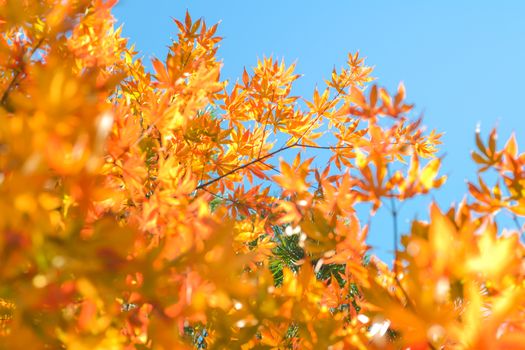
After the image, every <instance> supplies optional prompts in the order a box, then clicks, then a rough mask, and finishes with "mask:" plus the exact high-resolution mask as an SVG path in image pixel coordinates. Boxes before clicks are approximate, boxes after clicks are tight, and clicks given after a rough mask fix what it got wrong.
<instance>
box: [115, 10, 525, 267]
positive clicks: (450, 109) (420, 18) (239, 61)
mask: <svg viewBox="0 0 525 350" xmlns="http://www.w3.org/2000/svg"><path fill="white" fill-rule="evenodd" d="M186 9H188V10H189V11H190V14H191V15H192V17H194V18H198V17H204V19H205V20H206V22H207V24H209V25H211V24H214V23H216V22H218V21H221V25H220V26H219V35H220V36H222V37H223V38H224V40H223V42H222V44H221V48H220V50H219V56H220V58H222V59H223V60H224V68H223V73H222V77H223V78H224V79H233V80H235V79H236V78H237V77H240V75H241V73H242V69H243V67H245V66H246V67H247V68H250V67H253V66H254V65H255V64H256V61H257V58H262V57H263V56H269V55H273V56H274V57H277V58H285V60H286V62H287V63H292V62H294V61H297V72H298V73H301V74H304V77H303V78H302V79H300V80H299V81H298V83H297V84H296V89H295V91H294V93H295V94H296V95H300V96H306V97H309V96H311V93H312V90H313V88H314V86H315V85H316V84H319V85H322V81H323V79H325V78H328V77H329V75H330V72H331V70H332V68H333V67H334V66H335V67H337V68H339V67H341V66H343V65H344V62H345V59H346V55H347V53H348V52H355V51H357V50H359V51H360V53H361V55H363V56H366V57H367V63H368V64H369V65H372V66H375V70H374V74H373V75H374V76H375V77H377V78H378V79H377V83H378V84H379V85H381V86H385V87H387V88H388V89H389V90H393V89H395V88H396V87H397V84H398V83H399V82H400V81H403V82H404V83H405V86H406V88H407V93H408V101H410V102H413V103H415V104H416V111H424V114H425V119H424V124H425V125H427V126H428V128H429V129H433V128H435V129H437V130H438V131H442V132H445V136H444V138H443V141H444V145H443V147H442V153H446V157H445V159H444V167H443V171H444V173H446V174H448V176H449V180H448V182H447V184H446V185H445V186H444V188H442V189H441V190H438V191H437V192H435V193H434V195H433V198H435V199H436V200H437V201H438V202H439V203H440V205H441V206H442V207H443V208H447V207H448V205H449V204H450V203H451V202H453V201H456V202H457V201H459V200H461V199H462V196H463V194H464V193H465V191H466V186H465V179H466V178H470V179H475V174H474V170H475V166H474V164H473V162H472V161H471V160H470V151H471V150H472V149H473V147H474V131H475V128H476V125H477V124H478V123H480V124H481V129H482V132H483V133H484V134H486V133H487V132H488V131H489V130H490V129H491V128H492V127H493V126H498V130H499V136H500V140H501V141H500V142H502V141H503V140H504V139H506V138H507V137H508V136H509V135H510V133H511V132H513V131H514V132H515V133H516V135H517V137H518V139H519V140H520V141H519V143H520V146H521V148H522V149H523V146H524V145H525V123H524V120H525V118H524V117H525V111H524V108H523V107H522V101H525V99H524V98H523V94H524V93H525V89H524V87H523V83H524V82H525V20H524V19H525V1H520V0H515V1H505V2H503V1H501V2H496V1H474V0H470V1H462V2H460V1H432V2H431V1H420V0H413V1H391V0H383V1H374V0H363V1H354V0H340V1H328V0H327V1H307V0H303V1H299V0H294V1H288V0H279V1H275V0H266V1H237V0H236V1H198V0H192V1H189V0H186V1H176V0H148V1H141V0H120V3H119V4H118V5H117V7H116V11H115V16H116V17H117V19H118V21H119V22H120V23H123V24H124V35H125V36H127V37H129V38H131V42H132V43H135V44H136V47H137V49H138V50H140V52H141V53H142V55H143V56H144V57H146V58H149V57H152V56H157V57H159V58H164V56H165V54H166V50H167V46H168V45H169V44H170V42H171V40H170V39H171V38H173V37H175V35H176V26H175V25H174V24H173V22H172V20H171V18H172V17H175V18H180V19H181V18H183V16H184V13H185V11H186ZM430 200H432V197H429V198H425V199H422V200H419V201H417V202H415V203H412V204H407V205H405V206H404V207H403V210H402V211H401V214H400V220H401V223H400V226H401V227H400V229H401V232H406V231H407V229H408V224H407V221H408V220H410V219H412V218H414V217H415V216H416V215H417V216H418V217H420V218H421V217H426V215H427V209H428V203H429V201H430ZM391 232H392V229H391V219H390V216H389V215H388V213H387V212H386V210H383V211H380V213H379V214H378V216H377V218H376V224H375V225H374V226H373V228H372V233H371V235H370V238H369V243H370V244H371V245H372V246H373V247H374V251H375V252H376V253H377V254H378V255H379V256H380V257H382V258H385V259H387V260H388V259H390V258H391V255H390V254H391V249H392V243H391V241H392V238H391Z"/></svg>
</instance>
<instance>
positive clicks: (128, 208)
mask: <svg viewBox="0 0 525 350" xmlns="http://www.w3.org/2000/svg"><path fill="white" fill-rule="evenodd" d="M115 3H116V1H115V0H107V1H103V0H75V1H73V0H71V1H61V0H60V1H59V0H38V1H28V0H27V1H26V0H24V1H20V0H0V27H1V29H2V34H1V35H0V66H1V71H0V93H1V97H0V119H1V122H0V213H1V214H0V232H1V234H0V261H1V262H2V263H1V265H0V281H1V283H0V316H1V319H0V346H1V347H2V348H6V349H44V348H52V349H59V348H68V349H185V348H188V349H191V348H210V349H215V348H217V349H219V348H228V349H237V348H240V349H272V348H273V349H278V348H279V349H283V348H293V349H327V348H330V349H367V348H379V349H399V348H403V349H408V348H410V349H440V348H447V349H466V348H471V349H518V348H521V347H522V344H523V343H524V342H525V336H524V334H525V333H524V331H525V329H524V326H525V315H524V306H525V289H524V276H525V260H524V249H523V248H524V247H523V244H522V242H521V240H520V235H521V233H522V232H521V230H522V229H521V227H520V225H519V224H518V225H517V227H510V228H505V229H500V228H498V227H497V225H496V223H495V217H496V215H497V214H498V213H501V212H506V213H507V214H510V215H511V216H512V217H513V218H514V219H515V220H514V221H515V222H516V223H518V216H525V191H524V186H525V171H524V164H525V153H521V154H520V153H519V152H518V149H517V142H516V140H515V138H514V136H512V137H511V138H510V139H509V140H508V141H507V143H506V144H505V146H504V147H503V148H498V147H497V145H496V131H495V130H494V131H492V132H491V134H490V135H489V138H488V141H487V142H484V141H483V139H482V137H481V135H480V133H479V132H478V133H477V134H476V144H477V151H475V152H474V153H473V154H472V158H473V160H474V161H475V162H476V163H477V164H479V171H478V173H479V179H478V182H477V183H476V184H474V183H469V184H468V194H469V195H468V199H466V200H464V201H463V202H461V203H460V204H459V205H457V206H453V207H452V208H450V209H449V210H448V211H446V212H444V211H442V210H440V209H439V208H438V207H437V206H436V205H432V206H431V208H430V220H429V222H423V221H414V222H413V223H412V228H411V230H410V232H408V233H407V234H406V235H404V236H403V237H402V238H401V244H402V247H401V249H399V250H398V249H397V245H396V255H395V262H394V264H393V267H392V268H389V266H388V265H387V264H385V263H383V262H381V261H380V260H379V259H378V258H376V257H374V256H371V255H370V254H369V247H368V246H367V244H366V237H367V232H368V228H367V227H368V226H367V225H366V224H365V223H366V220H364V219H363V218H359V217H358V216H357V215H356V211H355V209H356V207H357V206H358V205H369V206H370V208H371V216H370V220H373V214H374V213H375V211H376V210H377V209H378V208H379V207H380V206H382V205H385V206H388V207H389V208H390V210H391V212H392V215H393V219H394V228H393V232H392V233H393V234H394V239H395V241H397V238H398V237H397V227H396V224H395V221H396V220H397V215H398V214H397V210H396V208H398V204H399V203H400V202H403V201H407V200H409V199H411V198H413V197H416V196H419V195H422V194H426V193H428V192H429V191H432V190H434V189H436V188H439V187H440V186H441V185H442V184H443V183H444V181H445V177H444V176H440V175H439V168H440V163H441V159H440V158H438V157H437V156H436V153H437V152H438V146H439V144H440V141H439V140H440V134H439V133H436V132H434V131H432V132H430V133H426V132H424V130H423V128H422V127H421V119H418V118H414V117H413V112H411V109H412V106H411V105H410V104H407V103H406V102H405V89H404V87H403V85H400V86H399V88H398V89H397V91H395V92H393V93H390V92H388V91H387V90H386V89H384V88H382V87H379V86H377V85H373V84H372V83H371V82H372V77H371V73H372V69H371V68H370V67H367V66H366V65H365V62H364V60H363V58H361V57H360V56H359V54H357V53H354V54H349V55H348V60H347V65H346V66H345V67H343V68H341V69H339V70H335V69H334V70H333V72H332V75H331V76H330V77H329V79H328V80H327V81H326V88H325V89H321V90H317V89H315V90H314V92H313V95H312V97H311V98H304V99H303V98H300V97H298V96H293V95H292V86H293V83H294V81H295V80H297V79H298V78H299V76H298V75H297V74H295V72H294V68H295V67H294V65H286V64H285V63H284V61H282V62H278V61H276V60H275V59H273V58H264V59H263V60H261V61H259V62H258V64H257V66H256V67H255V68H253V70H250V71H247V70H244V71H243V72H242V75H241V78H240V79H239V81H237V82H235V83H230V84H229V85H228V83H227V82H225V81H223V80H221V79H220V70H221V62H220V61H219V60H218V59H217V56H216V53H217V48H218V44H219V42H220V40H221V39H220V38H219V37H218V36H217V35H216V31H217V25H214V26H211V27H209V26H207V25H206V24H205V22H204V21H203V20H201V19H199V20H197V21H194V20H192V18H191V17H190V15H189V14H186V17H185V18H184V20H181V21H179V20H175V25H176V27H177V29H178V35H177V38H176V39H175V40H174V41H173V42H172V43H171V45H170V47H169V53H168V55H167V57H166V58H165V59H164V60H161V59H153V61H152V65H153V71H152V72H149V71H147V70H146V69H145V66H144V64H143V61H142V59H140V58H138V57H137V53H136V52H135V50H134V48H133V46H131V47H130V46H129V45H128V42H127V40H126V39H123V38H122V37H121V30H120V28H115V27H114V19H113V17H112V15H111V9H112V7H113V6H114V5H115ZM321 152H322V153H323V154H325V155H326V158H327V159H329V162H328V163H327V165H326V166H319V167H317V166H313V165H312V164H313V159H314V158H313V157H312V155H314V154H319V153H321ZM281 156H282V157H281ZM288 160H291V161H288ZM487 171H492V172H493V173H494V174H496V175H497V178H498V180H497V182H496V185H495V186H492V187H491V186H489V185H487V184H486V181H487V180H483V176H484V174H485V172H487ZM392 233H389V232H387V233H385V236H388V237H389V236H390V235H391V234H392Z"/></svg>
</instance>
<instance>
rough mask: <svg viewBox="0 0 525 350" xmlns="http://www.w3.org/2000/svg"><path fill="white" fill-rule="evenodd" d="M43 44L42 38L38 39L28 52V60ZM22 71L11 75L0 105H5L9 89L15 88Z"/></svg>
mask: <svg viewBox="0 0 525 350" xmlns="http://www.w3.org/2000/svg"><path fill="white" fill-rule="evenodd" d="M43 42H44V38H42V39H40V40H39V41H38V42H37V43H36V45H35V47H33V48H32V49H31V51H30V52H29V59H31V57H32V56H33V55H34V54H35V52H36V50H38V49H39V48H40V45H42V43H43ZM22 71H23V69H19V70H17V71H16V72H15V74H14V75H13V78H12V79H11V81H10V82H9V85H8V86H7V88H6V89H5V91H4V93H3V94H2V98H1V99H0V105H5V103H6V101H7V98H8V97H9V93H10V92H11V89H12V88H13V87H14V86H15V84H16V83H18V78H19V77H20V74H21V73H22Z"/></svg>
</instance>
